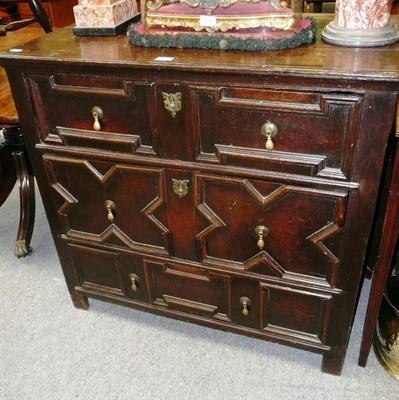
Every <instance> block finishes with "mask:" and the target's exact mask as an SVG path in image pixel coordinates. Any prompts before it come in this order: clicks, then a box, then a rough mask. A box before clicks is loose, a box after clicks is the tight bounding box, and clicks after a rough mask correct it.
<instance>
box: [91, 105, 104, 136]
mask: <svg viewBox="0 0 399 400" xmlns="http://www.w3.org/2000/svg"><path fill="white" fill-rule="evenodd" d="M91 115H92V116H93V118H94V123H93V129H94V130H95V131H99V130H101V123H100V121H101V120H102V119H103V117H104V112H103V110H102V109H101V108H100V107H98V106H94V107H93V108H92V109H91Z"/></svg>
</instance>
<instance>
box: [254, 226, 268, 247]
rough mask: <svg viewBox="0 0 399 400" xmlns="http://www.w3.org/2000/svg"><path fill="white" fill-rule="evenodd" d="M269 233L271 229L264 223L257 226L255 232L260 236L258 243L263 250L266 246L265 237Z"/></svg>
mask: <svg viewBox="0 0 399 400" xmlns="http://www.w3.org/2000/svg"><path fill="white" fill-rule="evenodd" d="M268 233H269V229H267V228H266V226H264V225H258V226H257V227H256V228H255V234H256V236H257V237H258V241H257V243H256V244H257V245H258V247H259V248H260V249H261V250H262V249H263V247H265V240H264V237H265V236H266V235H267V234H268Z"/></svg>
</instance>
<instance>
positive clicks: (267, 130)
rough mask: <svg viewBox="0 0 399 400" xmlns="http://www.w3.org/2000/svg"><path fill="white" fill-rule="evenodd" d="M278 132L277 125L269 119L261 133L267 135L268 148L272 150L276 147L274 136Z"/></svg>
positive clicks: (266, 145)
mask: <svg viewBox="0 0 399 400" xmlns="http://www.w3.org/2000/svg"><path fill="white" fill-rule="evenodd" d="M277 132H278V129H277V126H276V125H275V124H273V122H270V121H267V122H266V123H265V124H263V126H262V129H261V132H260V133H261V134H262V135H263V136H266V144H265V147H266V150H269V151H272V150H273V149H274V142H273V138H274V137H275V136H276V135H277Z"/></svg>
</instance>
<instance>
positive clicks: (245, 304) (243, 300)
mask: <svg viewBox="0 0 399 400" xmlns="http://www.w3.org/2000/svg"><path fill="white" fill-rule="evenodd" d="M240 304H241V305H242V312H241V313H242V315H243V316H244V317H248V315H249V307H250V306H251V299H250V298H248V297H245V296H243V297H240Z"/></svg>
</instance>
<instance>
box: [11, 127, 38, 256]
mask: <svg viewBox="0 0 399 400" xmlns="http://www.w3.org/2000/svg"><path fill="white" fill-rule="evenodd" d="M3 134H4V138H5V146H6V147H7V151H9V152H10V153H11V154H12V160H13V161H14V162H13V165H12V164H11V165H9V166H8V168H9V171H8V173H9V174H10V176H14V181H13V182H14V183H15V173H16V176H17V181H18V186H19V197H20V218H19V228H18V234H17V240H16V243H15V248H14V254H15V256H16V257H18V258H20V257H25V256H27V255H28V254H29V253H30V252H31V251H32V249H31V248H30V247H29V245H30V241H31V238H32V233H33V225H34V222H35V188H34V177H33V173H32V169H31V166H30V163H29V159H28V157H27V155H26V150H25V148H24V142H23V137H22V132H21V128H20V126H8V127H7V128H5V129H4V130H3Z"/></svg>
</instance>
